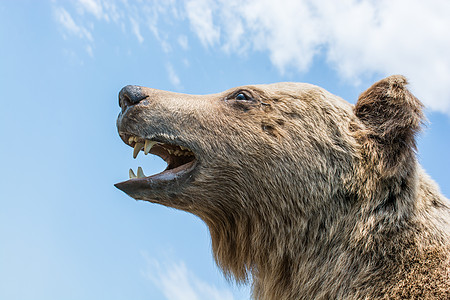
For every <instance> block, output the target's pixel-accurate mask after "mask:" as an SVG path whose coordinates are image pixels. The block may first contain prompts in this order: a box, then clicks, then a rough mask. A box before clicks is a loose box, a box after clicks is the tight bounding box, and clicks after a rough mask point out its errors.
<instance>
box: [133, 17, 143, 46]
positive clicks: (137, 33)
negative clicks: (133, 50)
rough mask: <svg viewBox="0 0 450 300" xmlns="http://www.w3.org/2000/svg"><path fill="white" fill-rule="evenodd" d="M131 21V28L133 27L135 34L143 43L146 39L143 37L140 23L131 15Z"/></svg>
mask: <svg viewBox="0 0 450 300" xmlns="http://www.w3.org/2000/svg"><path fill="white" fill-rule="evenodd" d="M130 23H131V29H132V31H133V33H134V35H135V36H136V38H137V40H138V41H139V43H141V44H142V42H143V41H144V38H143V37H142V34H141V30H140V28H139V23H138V22H136V20H135V19H133V18H131V17H130Z"/></svg>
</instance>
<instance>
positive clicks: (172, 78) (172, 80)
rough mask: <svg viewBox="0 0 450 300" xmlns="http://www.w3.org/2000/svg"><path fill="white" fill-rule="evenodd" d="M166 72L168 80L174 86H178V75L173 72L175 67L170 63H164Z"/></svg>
mask: <svg viewBox="0 0 450 300" xmlns="http://www.w3.org/2000/svg"><path fill="white" fill-rule="evenodd" d="M166 70H167V74H168V75H169V81H170V83H172V84H173V85H174V86H175V87H177V88H180V87H181V86H180V83H181V81H180V78H179V77H178V75H177V73H176V72H175V69H174V68H173V66H172V64H171V63H168V64H167V65H166Z"/></svg>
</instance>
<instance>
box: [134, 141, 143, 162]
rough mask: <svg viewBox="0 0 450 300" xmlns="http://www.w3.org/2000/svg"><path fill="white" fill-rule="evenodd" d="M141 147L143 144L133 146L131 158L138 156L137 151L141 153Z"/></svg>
mask: <svg viewBox="0 0 450 300" xmlns="http://www.w3.org/2000/svg"><path fill="white" fill-rule="evenodd" d="M142 147H144V143H141V142H139V143H136V144H135V145H134V150H133V158H136V157H137V155H138V153H139V151H141V149H142Z"/></svg>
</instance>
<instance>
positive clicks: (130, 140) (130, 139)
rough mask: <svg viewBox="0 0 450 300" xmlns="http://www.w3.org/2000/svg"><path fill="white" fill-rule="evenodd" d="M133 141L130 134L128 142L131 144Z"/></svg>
mask: <svg viewBox="0 0 450 300" xmlns="http://www.w3.org/2000/svg"><path fill="white" fill-rule="evenodd" d="M133 141H134V137H133V136H130V137H129V138H128V144H131V143H132V142H133Z"/></svg>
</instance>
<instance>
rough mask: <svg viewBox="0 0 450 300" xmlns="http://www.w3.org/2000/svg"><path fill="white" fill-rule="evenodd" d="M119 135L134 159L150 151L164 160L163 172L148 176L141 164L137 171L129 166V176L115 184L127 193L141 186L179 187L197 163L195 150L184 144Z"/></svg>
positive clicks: (150, 187)
mask: <svg viewBox="0 0 450 300" xmlns="http://www.w3.org/2000/svg"><path fill="white" fill-rule="evenodd" d="M120 136H121V138H122V140H123V141H124V142H125V143H126V144H128V145H129V146H131V147H132V148H133V158H136V157H137V156H138V155H139V154H140V152H143V154H144V155H147V154H149V153H150V154H154V155H157V156H159V157H161V158H162V159H163V160H164V161H165V162H166V163H167V168H166V169H165V170H164V171H162V172H161V173H158V174H154V175H151V176H146V175H145V174H144V171H143V170H142V168H141V167H138V169H137V170H136V172H135V171H133V170H132V169H130V170H129V177H130V179H129V180H127V181H124V182H121V183H117V184H116V185H115V186H116V187H117V188H119V189H121V190H123V191H124V192H126V193H127V194H129V195H131V194H134V192H137V190H141V189H161V188H167V186H168V185H171V184H172V185H176V186H179V185H180V184H182V183H184V182H186V181H187V180H188V179H189V178H190V177H191V175H192V172H193V171H194V169H195V167H196V165H197V159H196V157H195V154H194V152H193V151H192V150H190V149H189V148H187V147H185V146H181V145H177V144H175V143H171V142H162V141H161V140H159V139H158V140H156V139H157V138H155V139H145V138H142V137H139V136H136V135H132V134H124V133H121V134H120ZM133 197H134V196H133Z"/></svg>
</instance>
